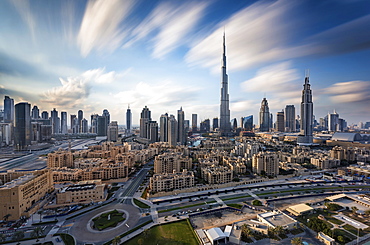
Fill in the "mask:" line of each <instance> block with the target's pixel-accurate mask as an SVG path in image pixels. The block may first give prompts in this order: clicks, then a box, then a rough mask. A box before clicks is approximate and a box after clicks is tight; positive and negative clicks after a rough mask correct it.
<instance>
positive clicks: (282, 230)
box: [274, 225, 285, 235]
mask: <svg viewBox="0 0 370 245" xmlns="http://www.w3.org/2000/svg"><path fill="white" fill-rule="evenodd" d="M274 230H275V233H276V234H277V235H281V234H285V230H284V228H283V227H282V226H281V225H278V226H276V227H275V229H274Z"/></svg>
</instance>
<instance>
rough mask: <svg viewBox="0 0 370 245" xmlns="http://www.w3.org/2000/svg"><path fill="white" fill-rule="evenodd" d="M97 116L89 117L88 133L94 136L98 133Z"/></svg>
mask: <svg viewBox="0 0 370 245" xmlns="http://www.w3.org/2000/svg"><path fill="white" fill-rule="evenodd" d="M98 116H99V115H98V114H92V115H91V117H90V124H91V128H90V133H93V134H96V133H97V131H98Z"/></svg>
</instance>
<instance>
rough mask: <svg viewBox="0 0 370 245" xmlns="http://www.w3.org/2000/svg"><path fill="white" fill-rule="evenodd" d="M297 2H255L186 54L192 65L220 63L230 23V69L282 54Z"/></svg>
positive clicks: (204, 65) (206, 65)
mask: <svg viewBox="0 0 370 245" xmlns="http://www.w3.org/2000/svg"><path fill="white" fill-rule="evenodd" d="M292 6H294V4H291V2H287V1H276V2H274V3H266V2H264V3H260V2H258V3H255V4H253V5H251V6H249V7H246V8H244V9H242V10H240V11H239V12H237V13H235V14H234V15H232V16H231V17H230V18H229V19H227V20H226V21H224V22H222V23H220V25H219V28H218V29H216V30H215V31H214V32H213V33H211V34H210V35H209V36H207V37H205V38H204V39H203V40H201V41H200V42H199V43H198V44H197V45H196V46H194V47H193V48H192V49H191V50H190V51H189V52H188V54H187V55H186V61H187V62H188V63H189V64H191V65H200V66H203V67H208V68H215V67H218V66H219V59H220V58H219V56H220V52H221V47H222V46H221V45H222V33H223V31H224V27H226V42H227V48H228V50H227V57H228V61H229V69H242V68H247V67H250V66H252V65H256V64H260V63H263V62H266V61H274V60H276V59H278V58H280V57H281V55H282V54H283V51H284V50H285V49H286V47H285V42H286V40H287V39H288V38H289V35H288V33H289V32H288V30H291V29H292V25H291V24H289V23H284V22H283V17H284V15H285V14H286V13H287V12H288V10H289V9H290V8H292Z"/></svg>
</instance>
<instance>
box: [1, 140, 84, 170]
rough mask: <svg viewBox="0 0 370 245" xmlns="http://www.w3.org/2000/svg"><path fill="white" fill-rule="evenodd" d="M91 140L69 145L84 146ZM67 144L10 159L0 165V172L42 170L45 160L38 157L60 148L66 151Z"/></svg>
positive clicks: (76, 141)
mask: <svg viewBox="0 0 370 245" xmlns="http://www.w3.org/2000/svg"><path fill="white" fill-rule="evenodd" d="M89 140H91V139H78V140H74V141H73V142H72V143H71V146H72V147H74V146H76V145H80V144H84V143H86V142H87V141H89ZM68 145H69V143H68V142H66V143H62V144H60V145H55V146H53V147H50V148H48V149H45V150H40V151H33V152H31V153H30V154H28V155H26V156H22V157H18V158H14V159H10V160H7V161H4V162H1V163H0V171H6V170H11V169H15V168H16V169H42V168H45V167H46V159H40V158H39V157H40V155H45V154H48V153H50V152H52V151H56V150H58V149H60V148H62V149H64V150H67V149H68Z"/></svg>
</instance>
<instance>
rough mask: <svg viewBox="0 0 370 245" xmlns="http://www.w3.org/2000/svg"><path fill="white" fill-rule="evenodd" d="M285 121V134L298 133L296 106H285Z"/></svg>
mask: <svg viewBox="0 0 370 245" xmlns="http://www.w3.org/2000/svg"><path fill="white" fill-rule="evenodd" d="M284 121H285V132H295V131H296V123H295V107H294V105H287V106H285V112H284Z"/></svg>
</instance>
